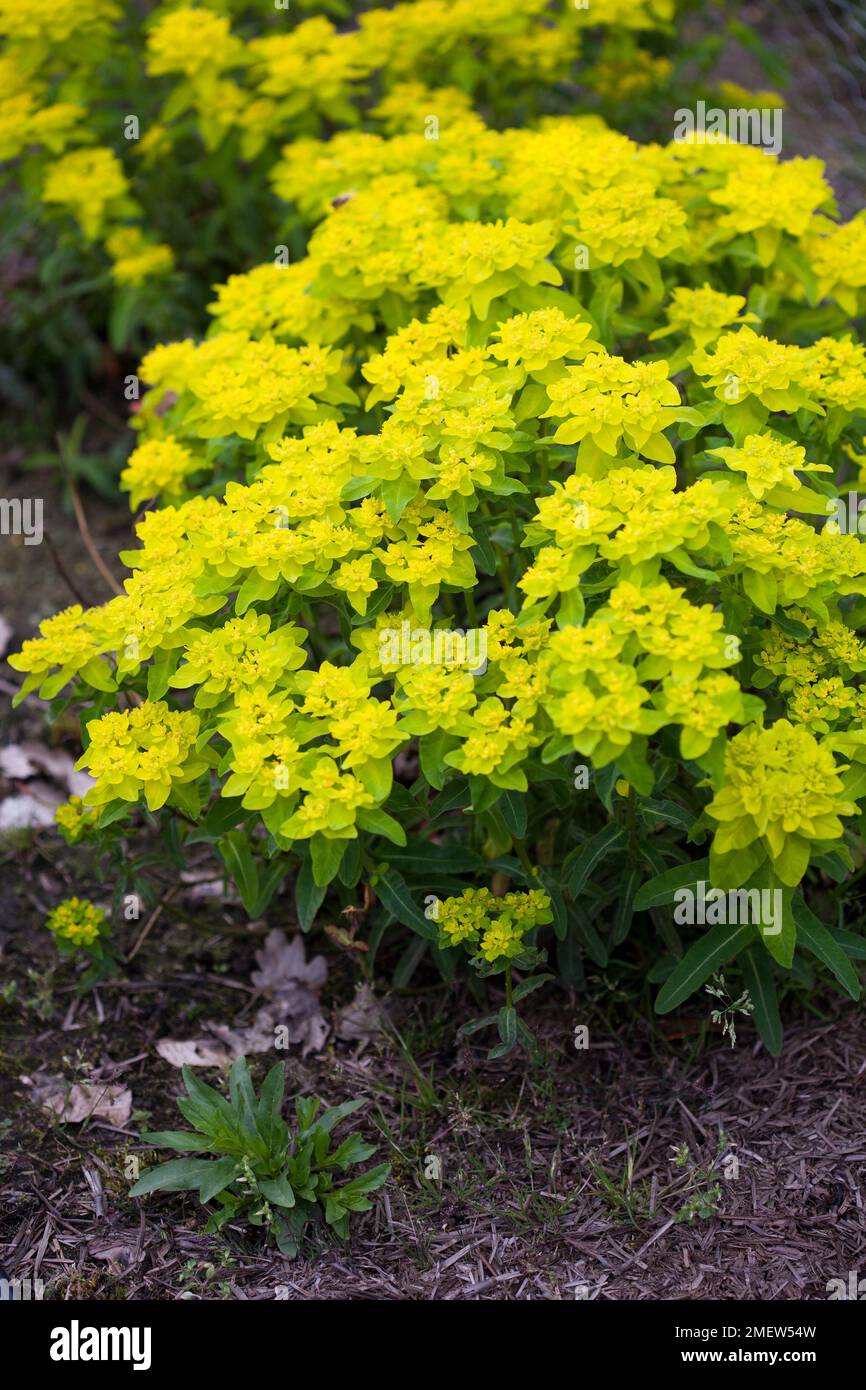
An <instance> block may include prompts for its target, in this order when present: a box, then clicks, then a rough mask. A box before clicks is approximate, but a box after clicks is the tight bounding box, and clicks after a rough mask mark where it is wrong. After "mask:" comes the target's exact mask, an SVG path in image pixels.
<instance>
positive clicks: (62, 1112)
mask: <svg viewBox="0 0 866 1390" xmlns="http://www.w3.org/2000/svg"><path fill="white" fill-rule="evenodd" d="M21 1079H22V1081H24V1082H25V1083H26V1084H28V1085H31V1086H32V1087H33V1100H34V1101H35V1102H36V1103H37V1104H38V1105H42V1106H44V1108H45V1109H46V1110H51V1111H53V1113H54V1114H55V1115H56V1116H57V1118H58V1120H59V1121H60V1123H61V1124H64V1125H79V1124H81V1123H82V1122H83V1121H84V1120H91V1119H95V1120H105V1121H106V1122H107V1123H108V1124H110V1125H115V1126H116V1127H117V1128H118V1129H122V1128H123V1127H124V1125H125V1124H126V1123H127V1121H128V1120H129V1117H130V1115H131V1114H132V1091H130V1089H129V1088H128V1087H127V1086H117V1085H110V1084H108V1083H106V1082H99V1081H77V1082H75V1083H74V1085H70V1083H69V1082H68V1081H65V1080H64V1078H63V1077H62V1076H44V1077H40V1078H39V1080H38V1081H36V1082H33V1081H31V1080H30V1078H28V1077H22V1078H21Z"/></svg>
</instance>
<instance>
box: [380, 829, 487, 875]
mask: <svg viewBox="0 0 866 1390" xmlns="http://www.w3.org/2000/svg"><path fill="white" fill-rule="evenodd" d="M386 857H387V860H388V863H389V864H391V865H392V866H393V867H394V868H395V869H398V870H399V871H400V872H401V873H405V874H409V875H410V876H415V875H426V876H428V877H429V875H430V873H431V871H432V873H433V874H434V875H435V877H436V878H442V877H446V878H448V877H450V876H451V875H453V874H472V873H478V872H479V871H480V870H481V869H483V867H484V860H483V859H482V857H481V855H480V854H476V852H475V850H472V849H469V848H468V847H467V846H465V845H461V844H456V843H455V842H454V841H446V842H445V843H443V844H434V843H433V841H432V840H422V839H419V838H414V839H410V840H409V841H408V843H407V844H406V845H405V847H403V846H400V847H398V848H396V849H389V850H388V852H387V855H383V858H386ZM425 881H426V880H425Z"/></svg>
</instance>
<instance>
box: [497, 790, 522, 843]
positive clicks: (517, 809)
mask: <svg viewBox="0 0 866 1390" xmlns="http://www.w3.org/2000/svg"><path fill="white" fill-rule="evenodd" d="M499 809H500V811H501V812H502V819H503V820H504V821H505V824H506V825H507V826H508V829H509V830H510V831H511V833H512V835H513V836H514V838H515V840H522V839H524V838H525V836H526V821H527V817H526V797H525V796H524V795H522V794H521V793H520V792H503V794H502V800H501V801H500V802H499Z"/></svg>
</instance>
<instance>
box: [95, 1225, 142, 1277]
mask: <svg viewBox="0 0 866 1390" xmlns="http://www.w3.org/2000/svg"><path fill="white" fill-rule="evenodd" d="M87 1249H88V1252H89V1254H91V1255H92V1256H93V1258H94V1259H95V1260H106V1261H107V1263H108V1267H109V1269H110V1270H111V1272H112V1274H124V1273H125V1272H126V1271H127V1270H128V1269H132V1267H133V1265H137V1264H140V1263H141V1261H142V1259H143V1258H144V1251H143V1250H142V1249H141V1248H140V1246H139V1241H138V1231H129V1232H125V1231H117V1232H115V1233H114V1234H113V1235H111V1236H105V1237H103V1238H102V1239H100V1240H92V1241H90V1242H89V1243H88V1246H87Z"/></svg>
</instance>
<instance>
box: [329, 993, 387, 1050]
mask: <svg viewBox="0 0 866 1390" xmlns="http://www.w3.org/2000/svg"><path fill="white" fill-rule="evenodd" d="M385 1020H386V1013H385V1010H384V1008H383V1006H382V1005H381V1004H380V1003H379V1000H378V999H377V998H376V996H375V994H374V993H373V991H372V990H371V988H370V986H369V985H367V984H363V985H359V987H358V991H357V993H356V995H355V997H354V999H353V1000H352V1002H351V1004H347V1005H346V1006H345V1008H343V1009H340V1011H339V1013H338V1014H337V1021H336V1025H335V1029H334V1031H335V1032H336V1035H337V1037H338V1038H341V1039H342V1040H343V1041H344V1042H365V1043H368V1042H372V1040H373V1038H377V1037H378V1036H379V1034H380V1033H381V1032H382V1029H383V1027H384V1025H385Z"/></svg>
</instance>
